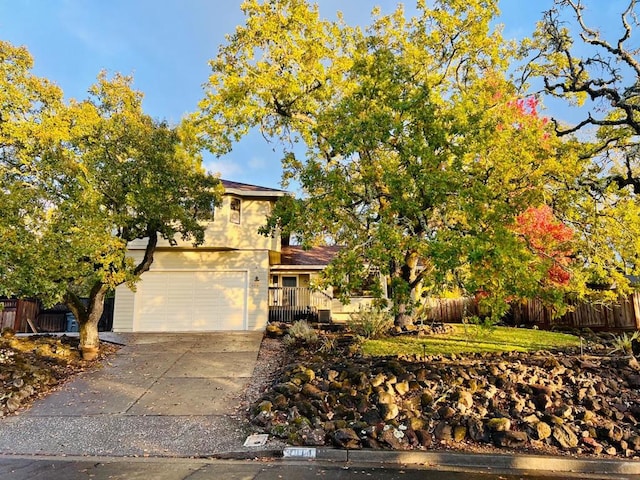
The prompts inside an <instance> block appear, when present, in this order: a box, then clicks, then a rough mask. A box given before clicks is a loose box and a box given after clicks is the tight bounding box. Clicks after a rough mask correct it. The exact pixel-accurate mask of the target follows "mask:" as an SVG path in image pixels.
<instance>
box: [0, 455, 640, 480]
mask: <svg viewBox="0 0 640 480" xmlns="http://www.w3.org/2000/svg"><path fill="white" fill-rule="evenodd" d="M0 478H2V479H3V480H119V479H122V480H124V479H127V480H138V479H140V480H142V479H154V480H187V479H188V480H205V479H208V480H209V479H211V480H213V479H221V480H282V479H287V480H311V479H313V480H317V479H322V478H327V479H332V480H346V479H349V480H357V479H358V480H359V479H361V480H364V479H377V480H495V479H498V480H550V479H571V478H581V479H614V478H615V479H616V480H627V479H629V480H630V479H639V478H640V476H637V475H631V476H624V475H622V476H621V475H619V474H616V475H614V476H603V475H588V474H584V473H582V474H567V472H561V473H558V474H553V473H550V472H549V473H546V474H545V475H541V474H540V473H527V472H522V473H503V472H498V471H490V470H485V471H477V470H476V471H473V470H445V471H439V470H437V469H436V468H435V467H428V466H397V467H395V466H394V467H390V466H379V467H378V466H371V465H351V464H332V463H326V462H318V461H304V462H300V461H285V460H271V461H263V460H260V461H257V460H254V461H225V460H220V461H207V460H200V459H168V458H165V459H150V458H120V459H117V458H115V459H100V458H95V459H80V458H67V459H61V458H50V459H43V458H28V457H15V458H8V457H4V458H3V457H0Z"/></svg>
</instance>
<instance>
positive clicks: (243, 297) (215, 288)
mask: <svg viewBox="0 0 640 480" xmlns="http://www.w3.org/2000/svg"><path fill="white" fill-rule="evenodd" d="M136 290H137V291H136V294H135V305H134V321H133V330H134V331H138V332H192V331H213V330H246V329H247V272H245V271H176V270H173V271H150V272H146V273H144V274H143V275H142V280H141V281H140V282H139V283H138V284H137V287H136Z"/></svg>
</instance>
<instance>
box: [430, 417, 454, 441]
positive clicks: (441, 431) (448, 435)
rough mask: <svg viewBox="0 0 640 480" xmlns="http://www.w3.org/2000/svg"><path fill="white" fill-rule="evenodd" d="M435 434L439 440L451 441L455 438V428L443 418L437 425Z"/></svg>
mask: <svg viewBox="0 0 640 480" xmlns="http://www.w3.org/2000/svg"><path fill="white" fill-rule="evenodd" d="M433 435H434V436H435V437H436V439H437V440H445V441H450V440H452V439H453V429H452V428H451V425H449V424H448V423H447V422H445V421H444V420H442V421H441V422H439V423H438V424H437V425H436V428H435V430H434V431H433Z"/></svg>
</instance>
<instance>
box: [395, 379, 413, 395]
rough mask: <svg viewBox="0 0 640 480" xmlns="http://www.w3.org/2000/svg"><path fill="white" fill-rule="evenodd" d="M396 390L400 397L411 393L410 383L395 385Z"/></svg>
mask: <svg viewBox="0 0 640 480" xmlns="http://www.w3.org/2000/svg"><path fill="white" fill-rule="evenodd" d="M394 388H395V390H396V392H397V393H398V395H400V396H402V395H405V394H406V393H407V392H408V391H409V382H407V381H404V382H398V383H396V384H395V386H394Z"/></svg>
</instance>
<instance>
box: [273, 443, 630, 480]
mask: <svg viewBox="0 0 640 480" xmlns="http://www.w3.org/2000/svg"><path fill="white" fill-rule="evenodd" d="M282 455H283V457H284V458H291V459H315V460H321V461H331V462H343V463H348V462H353V463H358V464H363V463H383V464H396V465H427V466H436V465H437V466H439V467H453V468H486V469H493V470H527V471H537V472H545V471H546V472H566V473H585V474H587V473H588V474H608V475H612V474H619V475H640V462H637V461H626V460H609V459H576V458H562V457H552V456H546V455H545V456H543V455H492V454H479V453H473V454H469V453H453V452H415V451H413V452H412V451H386V450H385V451H380V450H338V449H333V448H302V447H286V448H285V449H284V450H283V452H282Z"/></svg>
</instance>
